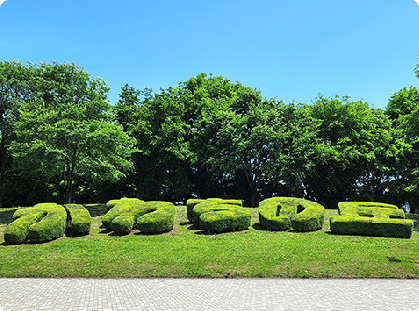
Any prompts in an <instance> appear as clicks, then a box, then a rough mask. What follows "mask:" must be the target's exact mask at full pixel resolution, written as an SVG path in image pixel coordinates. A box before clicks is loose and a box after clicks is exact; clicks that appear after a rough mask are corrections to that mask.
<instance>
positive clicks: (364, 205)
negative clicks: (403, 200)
mask: <svg viewBox="0 0 419 311" xmlns="http://www.w3.org/2000/svg"><path fill="white" fill-rule="evenodd" d="M338 209H339V216H334V217H332V218H330V230H331V231H332V233H336V234H347V235H365V236H380V237H394V238H410V237H411V236H412V232H413V221H412V220H410V219H404V218H405V214H404V212H403V210H401V209H398V208H397V206H395V205H391V204H385V203H374V202H339V205H338Z"/></svg>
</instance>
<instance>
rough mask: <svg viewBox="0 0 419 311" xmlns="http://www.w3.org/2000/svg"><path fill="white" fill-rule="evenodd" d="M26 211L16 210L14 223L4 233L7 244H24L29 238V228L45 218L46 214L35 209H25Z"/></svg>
mask: <svg viewBox="0 0 419 311" xmlns="http://www.w3.org/2000/svg"><path fill="white" fill-rule="evenodd" d="M24 210H25V211H24V212H22V211H23V209H22V210H16V212H15V213H14V214H13V219H14V221H13V222H12V223H10V224H9V225H8V226H7V227H6V230H5V231H4V240H5V242H6V243H7V244H22V243H23V242H25V241H26V239H27V237H28V231H29V227H30V226H31V225H33V224H34V223H36V222H38V221H40V220H41V219H42V218H43V217H44V215H45V214H44V212H43V211H40V210H38V209H34V208H25V209H24Z"/></svg>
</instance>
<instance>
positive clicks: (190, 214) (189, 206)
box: [186, 198, 243, 222]
mask: <svg viewBox="0 0 419 311" xmlns="http://www.w3.org/2000/svg"><path fill="white" fill-rule="evenodd" d="M203 202H212V203H221V204H231V205H237V206H239V207H243V201H242V200H224V199H220V198H208V199H189V200H188V201H186V211H187V212H186V213H187V215H186V216H187V217H188V220H189V221H190V222H194V218H195V212H194V207H195V205H197V204H199V203H203Z"/></svg>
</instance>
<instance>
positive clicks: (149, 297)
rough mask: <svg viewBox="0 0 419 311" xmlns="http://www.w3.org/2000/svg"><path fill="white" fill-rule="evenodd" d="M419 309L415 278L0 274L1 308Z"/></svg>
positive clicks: (418, 287)
mask: <svg viewBox="0 0 419 311" xmlns="http://www.w3.org/2000/svg"><path fill="white" fill-rule="evenodd" d="M14 310H18V311H35V310H36V311H38V310H39V311H40V310H54V311H61V310H78V311H85V310H108V311H111V310H112V311H114V310H116V311H119V310H120V311H123V310H124V311H125V310H127V311H128V310H129V311H135V310H150V311H160V310H164V311H175V310H176V311H212V310H223V311H224V310H226V311H229V310H236V311H246V310H254V311H262V310H272V311H291V310H292V311H294V310H298V311H311V310H322V311H329V310H330V311H335V310H342V311H352V310H357V311H358V310H359V311H368V310H379V311H386V310H392V311H394V310H400V311H419V280H391V279H352V280H347V279H253V278H249V279H246V278H238V279H38V278H36V279H30V278H16V279H14V278H10V279H2V278H0V311H14Z"/></svg>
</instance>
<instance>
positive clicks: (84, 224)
mask: <svg viewBox="0 0 419 311" xmlns="http://www.w3.org/2000/svg"><path fill="white" fill-rule="evenodd" d="M64 207H65V209H66V211H67V227H68V228H70V229H71V234H72V236H82V235H88V234H89V232H90V226H91V223H92V217H91V216H90V213H89V211H88V210H87V209H86V208H85V207H84V206H83V205H79V204H66V205H64Z"/></svg>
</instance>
